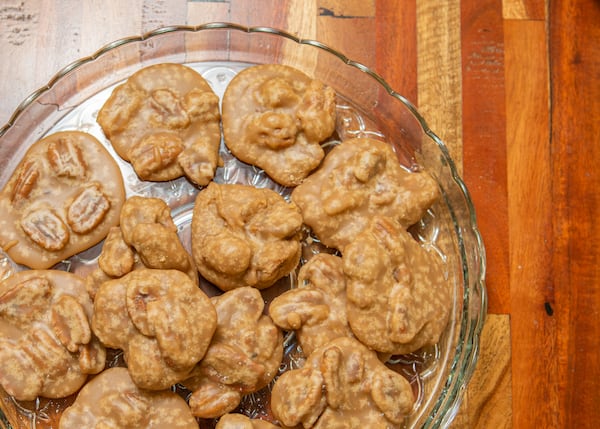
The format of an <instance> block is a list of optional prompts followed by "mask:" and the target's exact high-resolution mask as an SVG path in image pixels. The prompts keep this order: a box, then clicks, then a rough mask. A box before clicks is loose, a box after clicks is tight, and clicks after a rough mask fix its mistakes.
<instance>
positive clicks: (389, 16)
mask: <svg viewBox="0 0 600 429" xmlns="http://www.w3.org/2000/svg"><path fill="white" fill-rule="evenodd" d="M375 8H376V10H377V15H376V22H375V40H376V44H375V52H376V62H375V69H376V71H377V72H378V73H379V74H380V75H381V76H382V77H383V78H384V79H385V80H386V81H387V82H388V83H389V84H390V85H391V87H392V88H394V90H395V91H396V92H398V93H400V94H402V95H403V96H405V97H406V98H407V99H408V100H410V101H411V102H413V103H415V104H418V99H417V97H418V95H417V92H418V91H417V24H416V23H417V18H416V13H417V11H416V2H415V0H399V1H398V2H390V1H387V0H376V2H375ZM397 29H402V31H398V30H397ZM390 34H396V37H392V38H390Z"/></svg>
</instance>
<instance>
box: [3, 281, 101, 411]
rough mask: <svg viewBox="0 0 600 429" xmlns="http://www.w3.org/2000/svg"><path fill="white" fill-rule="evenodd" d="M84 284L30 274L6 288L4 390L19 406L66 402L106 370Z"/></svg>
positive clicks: (90, 303) (4, 293)
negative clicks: (39, 399) (51, 400)
mask: <svg viewBox="0 0 600 429" xmlns="http://www.w3.org/2000/svg"><path fill="white" fill-rule="evenodd" d="M92 309H93V307H92V302H91V300H90V298H89V296H88V294H87V291H86V288H85V284H84V282H83V280H82V279H81V278H79V277H77V276H76V275H75V274H71V273H68V272H63V271H51V270H29V271H21V272H18V273H15V274H13V275H12V276H10V277H8V278H7V279H5V280H4V281H2V282H1V283H0V362H2V366H1V367H0V384H1V385H2V387H3V388H4V390H5V391H6V392H7V393H8V394H9V395H12V396H13V397H15V398H16V399H18V400H23V401H29V400H34V399H35V398H36V397H38V396H44V397H48V398H63V397H66V396H68V395H70V394H72V393H74V392H76V391H77V390H78V389H79V388H80V387H81V386H82V385H83V384H84V382H85V381H86V379H87V376H88V374H96V373H98V372H100V371H101V370H102V369H104V363H105V359H106V351H105V349H104V347H103V346H102V345H101V344H100V342H99V341H98V340H97V338H96V337H95V336H94V335H92V331H91V328H90V320H91V318H92Z"/></svg>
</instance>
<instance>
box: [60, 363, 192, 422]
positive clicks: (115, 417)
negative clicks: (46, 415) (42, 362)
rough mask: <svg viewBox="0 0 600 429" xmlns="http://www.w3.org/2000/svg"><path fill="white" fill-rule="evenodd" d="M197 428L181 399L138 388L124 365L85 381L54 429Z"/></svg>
mask: <svg viewBox="0 0 600 429" xmlns="http://www.w3.org/2000/svg"><path fill="white" fill-rule="evenodd" d="M82 428H119V429H140V428H144V429H163V428H169V429H197V428H198V423H197V422H196V419H194V417H193V416H192V414H191V413H190V409H189V407H188V406H187V404H186V403H185V400H184V399H183V398H181V397H180V396H178V395H177V394H176V393H174V392H171V391H168V390H164V391H155V392H149V391H145V390H142V389H140V388H138V387H137V386H136V385H135V383H134V382H133V381H132V380H131V377H130V375H129V373H128V371H127V369H126V368H121V367H115V368H109V369H107V370H105V371H103V372H102V373H101V374H99V375H98V376H96V377H95V378H94V379H93V380H91V381H90V382H88V383H87V384H86V385H85V386H84V387H83V388H82V389H81V391H80V392H79V393H78V395H77V398H76V400H75V402H74V403H73V405H72V406H70V407H69V408H67V409H66V410H65V411H64V412H63V414H62V417H61V419H60V424H59V426H58V429H82Z"/></svg>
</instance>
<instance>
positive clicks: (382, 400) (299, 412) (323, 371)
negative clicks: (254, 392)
mask: <svg viewBox="0 0 600 429" xmlns="http://www.w3.org/2000/svg"><path fill="white" fill-rule="evenodd" d="M271 398H272V399H271V408H272V410H273V414H274V416H275V417H276V418H277V419H278V420H279V421H281V423H282V424H284V425H285V426H296V425H299V424H302V425H303V426H304V427H305V428H309V427H313V428H319V429H326V428H348V429H355V428H356V429H358V428H390V429H392V428H400V427H402V423H403V420H404V417H405V416H406V415H407V414H408V413H410V411H411V410H412V407H413V403H414V397H413V393H412V390H411V387H410V384H409V383H408V381H407V380H406V379H405V378H404V377H402V376H401V375H400V374H398V373H397V372H394V371H392V370H391V369H389V368H387V367H386V366H385V365H384V364H383V363H381V361H379V359H378V358H377V355H376V354H375V352H373V351H371V350H369V349H367V348H366V347H365V346H364V345H363V344H361V343H359V342H358V341H356V340H355V339H352V338H348V337H340V338H337V339H335V340H333V341H332V342H330V343H328V344H326V345H325V346H323V347H320V348H318V349H317V350H315V351H314V352H313V353H312V354H311V355H310V356H309V358H308V360H307V362H306V364H305V365H304V366H303V367H302V368H300V369H295V370H291V371H288V372H285V373H283V374H282V375H281V377H279V378H278V379H277V381H276V382H275V385H274V386H273V393H272V395H271Z"/></svg>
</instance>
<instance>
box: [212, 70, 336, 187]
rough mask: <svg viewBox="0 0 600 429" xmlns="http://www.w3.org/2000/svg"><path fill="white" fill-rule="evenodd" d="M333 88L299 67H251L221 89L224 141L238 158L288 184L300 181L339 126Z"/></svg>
mask: <svg viewBox="0 0 600 429" xmlns="http://www.w3.org/2000/svg"><path fill="white" fill-rule="evenodd" d="M335 117H336V115H335V92H334V90H333V89H332V88H330V87H327V86H325V85H323V83H321V82H320V81H318V80H313V79H311V78H309V77H308V76H307V75H305V74H304V73H302V72H301V71H300V70H297V69H294V68H292V67H289V66H285V65H279V64H266V65H257V66H252V67H248V68H247V69H244V70H242V71H241V72H240V73H238V74H237V75H236V76H235V77H234V78H233V80H232V81H231V82H230V84H229V86H228V87H227V90H226V91H225V94H224V95H223V136H224V138H225V144H226V145H227V147H228V148H229V149H230V150H231V152H232V153H233V154H234V155H235V156H236V157H237V158H239V159H241V160H242V161H244V162H247V163H249V164H252V165H256V166H258V167H260V168H262V169H263V170H264V171H265V172H266V173H267V174H268V175H269V176H271V178H272V179H273V180H275V181H276V182H278V183H280V184H282V185H284V186H296V185H298V184H299V183H301V182H302V180H303V179H304V178H305V177H306V176H307V175H308V174H309V173H310V172H311V171H312V170H314V169H315V168H316V167H317V166H318V165H319V163H320V162H321V160H322V159H323V156H324V152H323V149H322V148H321V146H320V144H319V143H321V142H322V141H324V140H325V139H327V138H328V137H329V136H331V134H332V133H333V132H334V129H335Z"/></svg>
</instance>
